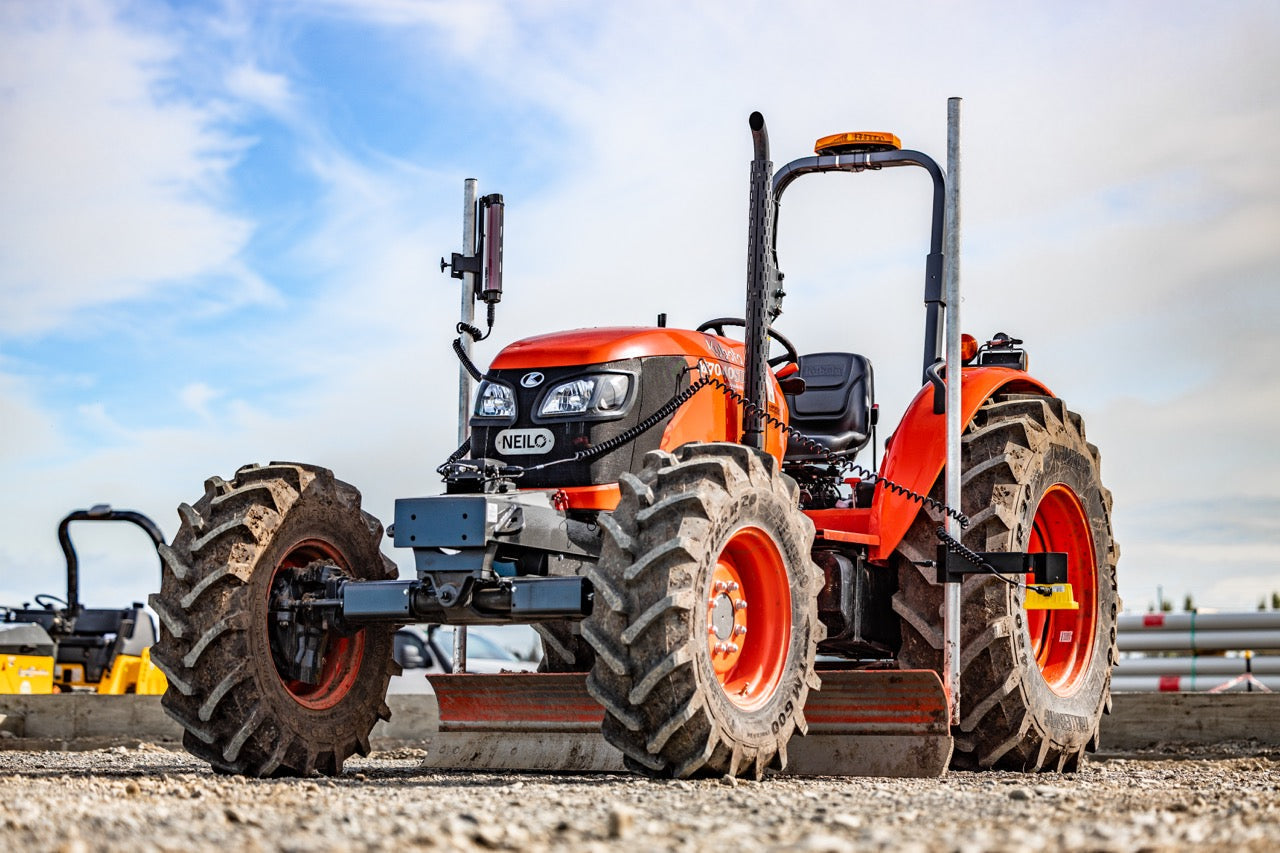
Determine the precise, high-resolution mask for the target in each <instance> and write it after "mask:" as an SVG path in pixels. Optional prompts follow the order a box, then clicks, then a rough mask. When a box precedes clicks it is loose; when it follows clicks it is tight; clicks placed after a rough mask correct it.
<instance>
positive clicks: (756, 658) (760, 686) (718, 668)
mask: <svg viewBox="0 0 1280 853" xmlns="http://www.w3.org/2000/svg"><path fill="white" fill-rule="evenodd" d="M749 601H750V602H751V604H750V606H748V602H749ZM706 602H707V650H708V652H709V657H710V659H711V668H712V670H713V671H714V672H715V677H716V680H717V681H719V682H720V686H721V687H722V688H723V690H724V692H725V695H727V696H728V697H729V699H730V700H731V701H732V702H733V703H734V704H736V705H740V706H742V707H744V708H754V707H756V706H758V705H760V704H762V703H764V702H765V701H767V700H768V698H769V696H770V695H771V693H772V691H773V690H774V689H775V688H776V686H777V682H778V679H779V678H780V677H781V673H782V668H783V665H784V662H785V660H786V657H787V653H788V644H789V643H788V641H789V637H790V618H791V612H790V588H789V587H788V585H787V582H786V568H785V565H784V564H783V563H782V558H781V555H780V554H779V553H778V550H777V547H776V546H775V545H774V543H773V540H772V539H771V537H770V536H769V535H768V534H766V533H765V532H764V531H763V530H760V529H759V528H755V527H747V528H744V529H742V530H740V531H739V532H738V533H736V534H734V535H733V536H732V537H731V538H730V540H729V542H728V544H727V545H726V546H725V548H724V550H723V552H722V553H721V554H720V557H719V559H717V560H716V565H715V569H714V570H713V571H712V575H711V580H710V583H709V586H708V589H707V596H706ZM749 619H750V620H751V621H753V622H755V623H756V624H755V625H754V627H753V626H752V625H749V624H748V621H749Z"/></svg>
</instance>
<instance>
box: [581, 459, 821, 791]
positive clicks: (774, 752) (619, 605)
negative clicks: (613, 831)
mask: <svg viewBox="0 0 1280 853" xmlns="http://www.w3.org/2000/svg"><path fill="white" fill-rule="evenodd" d="M621 491H622V499H621V501H620V503H619V504H618V508H617V509H616V510H615V512H614V513H613V514H612V515H611V516H602V518H601V525H602V526H603V528H604V531H605V537H604V547H603V551H602V554H601V558H600V561H599V563H598V564H597V565H596V567H595V568H594V569H593V570H592V574H591V579H592V583H593V585H594V587H595V596H596V599H595V609H594V611H593V612H592V615H591V616H590V617H589V618H588V619H587V620H586V621H585V622H584V623H583V627H582V634H583V636H584V637H585V638H586V639H587V641H588V642H589V643H590V644H591V646H592V647H593V648H594V650H595V657H596V660H595V665H594V666H593V668H592V670H591V674H590V676H589V677H588V679H587V689H588V690H589V691H590V693H591V695H592V696H594V697H595V698H596V699H597V700H598V701H599V702H600V704H601V705H603V706H604V709H605V717H604V723H603V726H602V731H603V734H604V736H605V738H606V740H608V741H609V742H610V743H611V744H613V745H614V746H616V747H617V748H618V749H619V750H621V751H622V754H623V756H624V760H625V762H626V763H627V765H628V766H629V767H630V768H631V769H633V770H636V771H638V772H641V773H644V774H647V775H654V776H669V777H677V778H683V777H688V776H692V775H708V774H715V775H724V774H729V775H731V776H739V775H747V774H751V775H754V776H755V777H756V778H760V777H761V776H763V774H764V772H765V770H766V769H767V768H769V767H775V768H781V767H784V766H785V764H786V747H787V742H788V740H790V738H791V736H792V734H793V733H794V732H796V731H797V730H798V731H800V732H801V733H803V732H805V731H806V729H807V725H806V723H805V719H804V712H803V708H804V704H805V700H806V699H807V697H808V695H809V691H810V690H811V689H817V688H818V686H819V680H818V677H817V675H816V674H815V672H814V664H813V661H814V656H815V654H816V651H817V644H818V642H819V641H820V640H822V639H823V637H824V636H825V634H826V632H825V629H824V628H823V626H822V623H821V622H820V621H819V619H818V611H817V592H818V590H819V588H820V587H821V573H820V572H819V570H818V568H817V567H816V566H815V565H814V564H813V561H812V559H811V558H810V548H811V546H812V542H813V534H814V530H813V524H812V522H810V521H809V519H808V518H807V517H805V516H804V514H803V513H801V512H800V510H799V507H798V504H797V497H796V487H795V483H794V482H793V481H791V480H790V478H788V477H785V476H784V475H782V474H781V472H780V471H779V469H778V465H777V461H776V460H774V459H773V458H772V457H770V456H767V455H765V454H762V453H760V452H758V451H755V450H752V449H750V448H747V447H744V446H742V445H737V444H689V445H685V446H683V447H680V448H678V449H677V450H676V451H675V452H674V454H673V453H667V452H665V451H651V452H650V453H648V454H647V455H646V456H645V459H644V467H643V470H642V471H641V472H640V474H639V476H634V475H630V474H626V475H623V477H622V478H621ZM735 543H745V546H749V547H745V546H744V545H743V544H735ZM760 552H764V553H765V554H767V555H769V556H768V557H767V558H760V559H757V558H756V557H753V556H752V555H753V554H756V553H760ZM735 555H736V556H735ZM735 560H737V565H738V566H739V567H740V568H743V571H756V570H757V568H759V566H763V567H764V568H763V569H762V570H761V571H762V572H763V574H762V575H761V576H767V577H770V578H773V580H772V581H769V582H766V583H764V584H756V585H755V592H754V594H753V592H752V583H751V582H750V581H749V580H748V578H749V577H752V576H751V575H747V574H743V575H742V578H743V583H742V584H741V588H740V590H739V592H735V593H733V594H734V595H741V597H742V598H743V599H745V598H747V597H748V596H751V597H753V598H754V599H755V600H754V601H753V602H752V603H751V606H750V608H748V607H747V606H746V605H745V604H744V605H743V606H742V607H741V608H737V607H736V604H739V603H741V601H737V602H735V601H732V600H730V601H728V602H727V605H726V606H725V608H724V611H725V613H734V614H737V613H739V612H740V611H741V612H742V614H743V615H742V617H741V618H742V619H744V620H745V619H746V618H748V616H749V615H751V614H754V616H755V621H753V622H751V623H750V624H751V631H750V632H747V633H743V634H741V635H737V634H734V635H733V637H734V639H735V641H736V640H740V641H741V645H740V647H736V648H735V650H734V654H735V655H737V654H740V657H735V658H733V660H741V661H746V660H754V659H756V658H760V659H762V660H764V664H763V665H762V666H761V667H760V668H759V669H758V671H759V672H768V673H771V675H770V676H769V677H767V678H760V679H759V680H758V682H757V684H755V685H752V684H751V683H750V682H749V681H747V682H742V683H740V686H741V691H740V692H738V693H736V694H735V695H734V696H730V694H729V692H728V690H727V688H726V687H725V686H722V684H721V679H724V680H726V681H729V678H730V677H731V676H732V675H734V674H736V673H737V672H738V670H737V669H734V670H733V671H732V672H729V673H725V672H723V671H722V672H721V674H720V676H719V677H718V676H717V671H716V667H717V665H719V666H721V667H724V666H727V665H728V661H729V660H730V658H729V657H728V654H727V652H721V653H717V652H715V651H714V650H713V649H712V648H711V645H712V644H713V643H714V642H718V639H717V637H713V636H712V633H711V632H714V631H716V630H717V628H716V627H715V626H716V624H718V625H720V627H721V628H722V629H725V630H722V631H721V633H722V634H723V635H724V636H725V637H728V636H729V634H731V633H732V630H736V628H733V629H732V630H729V629H728V626H729V625H730V623H729V622H728V621H726V620H727V619H728V616H727V615H725V613H722V615H721V617H719V618H720V621H719V622H718V623H717V622H715V619H716V618H717V617H716V612H717V611H715V610H714V606H715V603H716V602H717V601H719V600H720V599H719V598H718V597H717V593H716V578H717V577H724V576H725V575H724V574H723V573H724V572H725V571H726V568H725V567H726V566H733V565H735V562H734V561H735ZM761 560H763V562H761ZM748 564H750V565H748ZM757 564H758V565H757ZM753 567H755V568H753ZM780 586H781V587H785V589H784V590H779V591H778V592H777V594H776V595H774V596H773V597H772V600H773V602H774V603H773V604H770V602H769V601H767V600H766V596H765V595H764V594H763V592H761V590H763V589H765V588H766V587H767V588H772V589H775V590H776V589H777V588H778V587H780ZM787 590H789V594H788V592H787ZM709 595H710V596H712V597H711V598H708V596H709ZM720 595H722V596H723V595H726V593H720ZM770 607H772V608H773V609H772V610H770V609H769V608H770ZM770 614H772V616H771V615H770ZM733 618H735V619H737V618H738V617H737V616H734V617H733ZM733 624H735V625H736V624H738V623H733ZM745 625H746V623H745V622H744V623H742V625H741V627H743V629H744V631H745ZM771 625H772V626H774V627H771ZM770 632H773V633H774V636H775V638H776V639H777V642H776V643H771V642H769V641H768V639H767V638H768V636H769V634H770ZM717 636H718V635H717ZM753 640H754V641H755V643H756V645H754V646H752V645H750V644H751V643H752V641H753ZM716 654H721V655H723V657H722V658H721V659H720V661H719V663H718V664H717V663H715V662H713V659H712V658H713V655H716ZM744 671H745V670H744ZM730 683H734V682H730ZM749 691H750V692H749Z"/></svg>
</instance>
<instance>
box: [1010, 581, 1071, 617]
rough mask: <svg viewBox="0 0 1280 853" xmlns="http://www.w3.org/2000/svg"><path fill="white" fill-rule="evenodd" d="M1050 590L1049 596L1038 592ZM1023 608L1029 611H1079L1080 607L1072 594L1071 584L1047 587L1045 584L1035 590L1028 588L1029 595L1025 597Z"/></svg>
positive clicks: (1039, 585) (1038, 585) (1037, 586)
mask: <svg viewBox="0 0 1280 853" xmlns="http://www.w3.org/2000/svg"><path fill="white" fill-rule="evenodd" d="M1037 589H1039V590H1044V589H1048V591H1049V594H1048V595H1044V594H1042V593H1041V592H1037V591H1036V590H1037ZM1023 607H1024V608H1026V609H1027V610H1079V609H1080V605H1079V604H1077V603H1076V599H1075V596H1074V595H1072V594H1071V584H1069V583H1055V584H1050V585H1048V586H1047V587H1046V586H1045V585H1044V584H1037V585H1036V586H1035V587H1034V588H1033V587H1028V588H1027V594H1026V595H1025V596H1024V597H1023Z"/></svg>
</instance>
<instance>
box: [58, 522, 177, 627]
mask: <svg viewBox="0 0 1280 853" xmlns="http://www.w3.org/2000/svg"><path fill="white" fill-rule="evenodd" d="M73 521H128V522H130V523H132V524H136V525H138V526H139V527H141V528H142V529H143V531H144V532H145V533H146V534H147V535H148V536H150V537H151V541H152V542H153V543H154V544H155V546H156V549H157V551H158V549H159V548H160V546H161V545H163V544H164V534H163V533H161V532H160V528H159V527H157V526H156V523H155V522H154V521H152V520H151V519H150V518H147V517H146V516H145V515H143V514H142V513H140V512H135V511H134V510H131V509H112V508H111V506H110V504H96V505H95V506H92V507H90V508H89V509H77V510H75V511H73V512H71V513H70V514H69V515H67V517H66V518H64V519H62V521H61V522H60V523H59V524H58V544H59V545H61V546H62V553H63V554H64V555H66V558H67V611H68V613H69V615H70V616H71V617H72V618H75V617H76V616H78V615H79V614H80V559H79V558H78V557H77V556H76V548H75V546H74V545H72V544H71V533H70V531H69V530H68V528H69V527H70V526H71V522H73ZM162 566H163V563H162Z"/></svg>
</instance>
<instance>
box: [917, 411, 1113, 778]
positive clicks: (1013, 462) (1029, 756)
mask: <svg viewBox="0 0 1280 853" xmlns="http://www.w3.org/2000/svg"><path fill="white" fill-rule="evenodd" d="M962 442H963V463H962V464H963V472H962V475H961V480H962V489H963V494H964V506H963V507H962V509H963V511H964V512H965V514H966V515H968V516H969V519H970V525H969V527H968V528H967V530H966V531H965V533H964V535H963V537H962V541H963V542H964V544H965V545H967V546H968V547H970V548H972V549H974V550H977V551H1027V550H1036V549H1035V548H1029V547H1028V545H1029V543H1030V541H1031V540H1032V538H1033V537H1040V536H1041V532H1040V531H1039V530H1038V529H1037V524H1036V519H1037V511H1038V507H1040V506H1041V502H1042V501H1043V500H1045V499H1046V496H1047V495H1049V494H1051V493H1053V494H1057V493H1058V492H1060V491H1062V490H1063V489H1064V488H1065V489H1066V490H1069V492H1070V494H1072V495H1074V499H1075V500H1077V501H1078V505H1079V508H1080V510H1081V511H1082V514H1083V517H1084V518H1087V519H1088V521H1087V522H1084V524H1085V526H1086V527H1087V529H1086V530H1080V531H1079V534H1080V537H1081V538H1082V539H1084V540H1087V541H1088V542H1090V543H1091V545H1092V554H1088V553H1083V554H1077V555H1070V556H1069V563H1070V565H1072V566H1076V565H1086V566H1087V565H1088V564H1091V565H1092V567H1093V571H1094V578H1095V579H1096V583H1095V584H1094V586H1093V588H1091V593H1090V594H1091V595H1092V601H1090V602H1085V603H1082V606H1083V607H1091V608H1092V611H1091V613H1090V614H1089V616H1090V618H1091V620H1092V623H1091V627H1092V634H1091V636H1090V637H1088V638H1087V640H1084V641H1082V640H1081V638H1075V639H1076V641H1077V642H1078V643H1079V644H1080V646H1081V647H1082V650H1081V655H1082V656H1083V657H1082V658H1081V659H1080V660H1078V661H1075V662H1074V663H1072V664H1071V667H1072V671H1073V672H1074V675H1073V676H1072V678H1071V679H1070V683H1069V684H1066V685H1065V686H1062V685H1058V686H1057V689H1055V687H1054V686H1051V685H1050V684H1049V683H1048V682H1047V681H1046V678H1045V676H1044V675H1043V674H1042V672H1041V668H1040V666H1039V665H1038V664H1037V651H1041V654H1042V659H1043V654H1044V652H1043V651H1042V646H1043V645H1044V644H1045V643H1050V642H1054V641H1056V640H1057V638H1056V637H1054V638H1048V637H1045V638H1042V639H1041V640H1040V641H1039V644H1038V645H1036V644H1033V641H1032V638H1031V633H1030V631H1029V627H1028V623H1029V620H1030V619H1033V618H1040V617H1031V616H1029V615H1028V614H1029V613H1031V612H1033V611H1028V610H1026V609H1024V606H1023V596H1024V591H1023V590H1022V589H1020V588H1018V587H1017V586H1013V585H1010V584H1008V583H1005V582H1002V581H1001V580H1000V579H999V578H996V577H991V576H988V575H968V576H967V577H966V578H965V580H964V582H963V584H962V585H961V623H960V624H961V676H960V677H961V681H960V685H961V709H960V717H961V719H960V724H959V726H958V727H956V729H955V731H954V734H955V752H954V753H953V758H952V766H954V767H957V768H962V769H976V768H1001V769H1009V770H1022V771H1071V770H1074V769H1076V768H1078V767H1079V765H1080V761H1081V758H1082V756H1083V754H1084V753H1085V752H1086V751H1092V750H1094V749H1096V747H1097V742H1098V729H1099V723H1100V720H1101V717H1102V714H1103V712H1104V709H1105V708H1106V707H1107V705H1108V702H1109V696H1110V681H1111V667H1112V665H1113V664H1114V663H1115V661H1116V660H1117V651H1116V615H1117V613H1118V610H1119V599H1118V596H1117V593H1116V561H1117V559H1118V557H1119V548H1118V546H1117V545H1116V544H1115V541H1114V539H1113V537H1112V530H1111V494H1110V492H1108V491H1107V490H1106V489H1105V488H1103V486H1102V483H1101V480H1100V477H1099V462H1100V459H1099V455H1098V450H1097V448H1096V447H1094V446H1093V445H1091V444H1089V443H1088V442H1087V441H1086V440H1085V432H1084V423H1083V421H1082V419H1081V418H1080V416H1079V415H1077V414H1076V413H1074V412H1071V411H1069V410H1068V409H1067V408H1066V406H1065V404H1064V403H1063V402H1062V401H1061V400H1060V399H1057V398H1053V397H1043V396H1038V395H1005V396H999V397H996V398H993V399H992V400H990V401H988V402H987V403H986V404H985V405H984V406H983V407H982V408H981V409H980V410H979V411H978V413H977V414H976V415H975V417H974V419H973V421H972V422H971V424H970V425H969V427H968V428H967V429H966V431H965V433H964V435H963V439H962ZM941 492H942V488H941V477H940V478H939V484H938V485H937V486H935V489H934V492H933V496H934V497H935V498H941V496H942V495H941ZM941 523H942V522H941V516H940V514H938V513H937V512H936V511H933V510H928V509H922V510H921V512H920V514H919V516H918V517H917V518H916V521H915V523H914V524H913V526H912V528H911V529H910V531H908V533H907V535H906V537H905V538H904V539H903V542H902V545H901V546H900V547H899V551H898V554H897V558H898V575H899V591H898V592H897V594H896V595H895V596H894V599H893V607H894V610H895V611H896V612H897V613H898V615H899V616H900V617H901V630H902V647H901V650H900V652H899V658H898V660H899V665H900V666H901V667H902V668H904V669H915V668H920V669H933V670H937V671H939V672H941V671H942V616H941V611H942V598H943V588H942V586H941V585H940V584H938V583H936V582H935V581H936V578H935V570H934V568H933V567H932V566H931V565H930V566H925V565H922V564H923V563H926V562H927V561H931V560H933V559H934V554H935V546H936V545H937V538H936V536H935V535H934V530H935V529H936V528H937V527H938V526H939V524H941ZM1045 550H1054V549H1052V548H1049V549H1045ZM1082 550H1088V549H1082ZM1075 561H1081V562H1079V563H1077V562H1075ZM1069 571H1070V570H1069ZM1028 594H1029V593H1028ZM1039 612H1043V611H1039ZM1087 621H1088V620H1086V622H1087ZM1070 639H1072V638H1070V637H1068V640H1070ZM1084 647H1087V648H1084Z"/></svg>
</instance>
